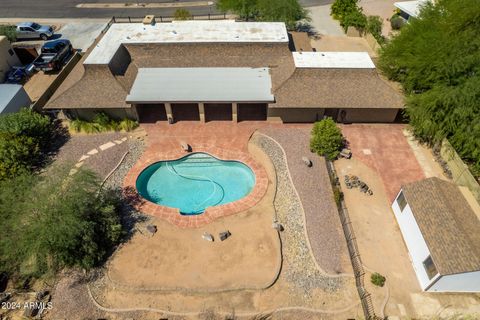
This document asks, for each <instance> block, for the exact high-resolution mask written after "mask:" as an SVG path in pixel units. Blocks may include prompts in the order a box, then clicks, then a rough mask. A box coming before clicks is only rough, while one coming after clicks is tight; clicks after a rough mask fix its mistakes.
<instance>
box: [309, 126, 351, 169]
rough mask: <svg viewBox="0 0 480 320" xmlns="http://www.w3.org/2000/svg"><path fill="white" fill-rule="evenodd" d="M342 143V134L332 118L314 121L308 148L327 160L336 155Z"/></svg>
mask: <svg viewBox="0 0 480 320" xmlns="http://www.w3.org/2000/svg"><path fill="white" fill-rule="evenodd" d="M342 145H343V136H342V132H341V131H340V129H339V128H338V127H337V125H336V123H335V121H333V119H332V118H326V119H323V120H321V121H318V122H315V124H314V125H313V129H312V137H311V139H310V149H312V150H313V151H314V152H316V153H317V154H319V155H321V156H325V157H326V158H327V159H328V160H333V159H335V158H337V157H338V155H339V153H340V148H341V147H342Z"/></svg>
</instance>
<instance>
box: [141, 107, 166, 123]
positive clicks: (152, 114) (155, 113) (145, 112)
mask: <svg viewBox="0 0 480 320" xmlns="http://www.w3.org/2000/svg"><path fill="white" fill-rule="evenodd" d="M135 107H136V109H137V114H138V121H139V122H141V123H155V122H157V121H165V120H167V111H166V110H165V105H164V104H163V103H152V104H137V105H136V106H135Z"/></svg>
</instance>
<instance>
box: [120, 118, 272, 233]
mask: <svg viewBox="0 0 480 320" xmlns="http://www.w3.org/2000/svg"><path fill="white" fill-rule="evenodd" d="M265 126H270V124H268V123H265V122H258V123H257V122H248V123H247V122H245V123H238V124H232V123H231V122H210V123H206V124H199V123H194V122H179V123H176V124H174V125H169V124H166V123H157V124H144V125H142V127H143V128H144V129H145V130H146V132H147V136H148V139H147V148H146V150H145V152H144V154H143V155H142V157H141V158H140V159H139V161H138V162H137V163H136V164H135V166H134V167H133V168H132V169H131V170H130V171H129V172H128V174H127V176H126V177H125V180H124V187H125V188H127V190H130V191H134V190H136V188H135V181H136V179H137V177H138V175H139V174H140V172H141V171H142V170H143V169H145V168H146V167H148V166H149V165H150V164H152V163H155V162H158V161H162V160H173V159H178V158H180V157H182V156H185V155H186V153H185V152H184V151H183V150H182V148H181V143H182V142H186V143H188V144H189V145H190V146H191V147H192V150H193V152H206V153H209V154H211V155H213V156H215V157H217V158H219V159H223V160H238V161H241V162H243V163H245V164H247V165H248V166H249V167H250V168H251V169H252V170H253V171H254V173H255V178H256V183H255V187H254V189H253V190H252V192H250V194H248V195H247V196H246V197H244V198H242V199H240V200H238V201H235V202H232V203H227V204H224V205H221V206H215V207H209V208H207V209H206V210H205V212H204V213H203V214H200V215H190V216H188V215H181V214H179V211H178V209H176V208H169V207H165V206H160V205H157V204H154V203H152V202H149V201H145V200H142V201H140V202H138V203H136V204H135V206H136V208H137V209H138V210H139V211H141V212H144V213H147V214H151V215H154V216H157V217H161V218H163V219H165V220H167V221H169V222H170V223H172V224H175V225H177V226H178V227H181V228H196V227H200V226H203V225H205V224H207V223H209V222H211V221H212V220H214V219H217V218H220V217H224V216H228V215H231V214H234V213H237V212H240V211H244V210H247V209H248V208H251V207H253V206H255V205H256V204H257V203H258V201H260V199H261V198H262V197H263V196H264V194H265V192H266V190H267V187H268V177H267V173H266V171H265V169H264V168H263V167H262V166H261V165H260V164H259V163H257V162H256V161H255V160H254V159H253V158H252V157H251V156H250V155H249V153H248V141H249V139H250V136H251V135H252V134H253V132H255V130H256V129H258V128H260V127H265Z"/></svg>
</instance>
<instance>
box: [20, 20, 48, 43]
mask: <svg viewBox="0 0 480 320" xmlns="http://www.w3.org/2000/svg"><path fill="white" fill-rule="evenodd" d="M53 34H54V32H53V28H52V26H47V25H41V24H38V23H35V22H22V23H19V24H18V25H17V30H16V35H17V39H39V38H40V39H42V40H48V39H49V38H51V37H52V36H53Z"/></svg>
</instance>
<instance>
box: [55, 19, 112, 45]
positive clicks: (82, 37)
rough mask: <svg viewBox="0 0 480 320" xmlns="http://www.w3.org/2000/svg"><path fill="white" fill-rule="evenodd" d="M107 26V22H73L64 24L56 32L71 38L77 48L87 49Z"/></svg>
mask: <svg viewBox="0 0 480 320" xmlns="http://www.w3.org/2000/svg"><path fill="white" fill-rule="evenodd" d="M106 26H107V23H106V22H72V23H67V24H65V25H64V26H62V27H61V28H60V29H59V30H58V31H57V32H56V33H58V34H59V35H60V37H61V38H64V39H69V40H70V41H71V42H72V45H73V47H74V48H75V49H80V50H82V51H86V50H87V49H88V48H89V47H90V46H91V45H92V44H93V42H94V41H95V39H96V38H97V37H98V36H99V35H100V33H101V32H102V30H103V29H105V27H106Z"/></svg>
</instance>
